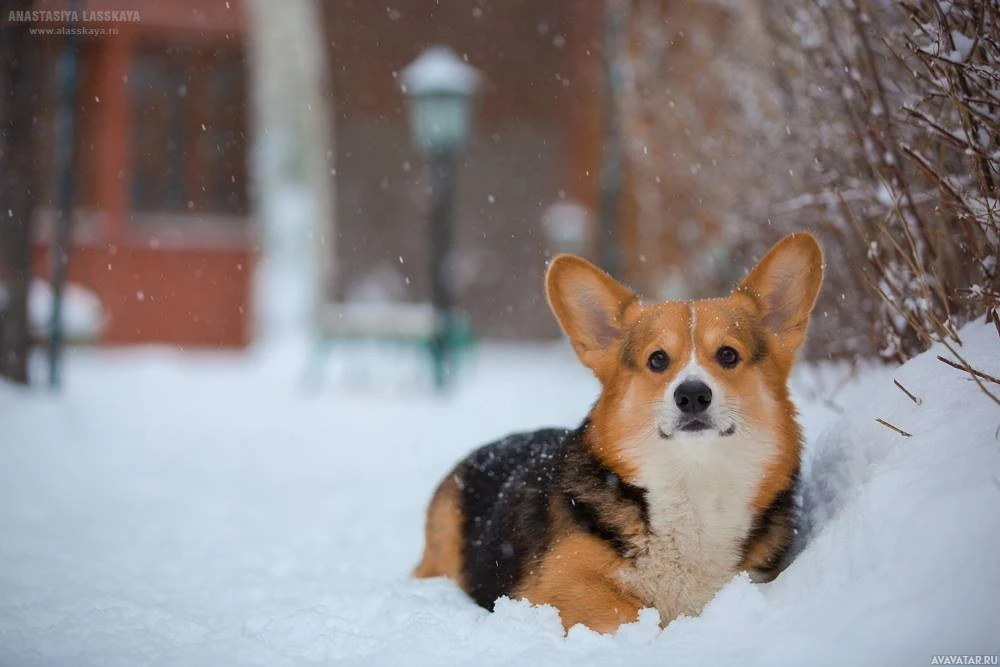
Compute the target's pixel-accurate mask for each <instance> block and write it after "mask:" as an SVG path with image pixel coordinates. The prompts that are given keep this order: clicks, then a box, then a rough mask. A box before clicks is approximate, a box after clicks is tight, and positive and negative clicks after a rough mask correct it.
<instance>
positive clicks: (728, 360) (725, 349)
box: [715, 345, 740, 368]
mask: <svg viewBox="0 0 1000 667" xmlns="http://www.w3.org/2000/svg"><path fill="white" fill-rule="evenodd" d="M715 358H716V359H717V360H718V362H719V363H720V364H721V365H722V366H723V367H724V368H732V367H733V366H735V365H736V364H738V363H740V353H739V352H737V351H736V350H734V349H733V348H731V347H729V346H728V345H723V346H722V347H720V348H719V351H718V352H716V353H715Z"/></svg>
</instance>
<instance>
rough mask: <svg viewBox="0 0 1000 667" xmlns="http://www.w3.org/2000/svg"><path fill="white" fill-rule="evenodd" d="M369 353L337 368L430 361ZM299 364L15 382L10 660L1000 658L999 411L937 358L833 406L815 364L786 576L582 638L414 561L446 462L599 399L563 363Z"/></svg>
mask: <svg viewBox="0 0 1000 667" xmlns="http://www.w3.org/2000/svg"><path fill="white" fill-rule="evenodd" d="M962 335H963V338H964V340H965V343H966V345H965V348H963V354H965V355H966V356H967V357H968V358H969V359H970V361H972V362H973V363H974V365H976V366H977V367H979V368H980V369H981V370H983V371H984V372H987V373H991V374H994V375H997V374H1000V354H997V352H998V347H1000V339H998V337H997V334H996V331H995V330H994V329H993V328H992V327H987V326H984V325H982V324H981V323H976V324H973V325H969V326H967V327H966V328H965V329H963V331H962ZM368 352H369V354H367V355H362V354H354V355H351V358H349V359H347V360H346V361H345V362H344V363H345V364H346V366H345V368H347V369H348V370H350V368H351V367H352V365H353V366H354V367H355V370H357V369H358V368H360V367H361V366H364V365H372V366H375V367H378V371H379V372H378V373H376V375H382V376H395V375H407V376H413V375H416V374H417V371H419V369H420V367H419V366H418V365H417V363H418V362H419V361H420V360H419V359H416V358H409V357H405V356H403V355H402V354H401V353H399V352H396V351H394V350H392V349H387V350H381V349H378V348H376V349H374V350H369V351H368ZM303 354H304V348H303V346H302V345H301V344H293V343H289V344H287V345H281V346H272V347H269V348H267V349H261V350H257V351H254V352H252V353H250V354H247V355H237V354H231V355H226V354H218V353H215V354H207V353H204V354H201V353H185V354H181V353H177V352H173V351H171V350H165V349H155V348H154V349H148V350H140V351H131V352H124V351H118V352H116V351H106V350H105V351H101V350H74V351H73V352H72V353H71V354H70V356H69V357H68V359H67V361H68V368H67V372H66V376H67V380H68V386H67V387H66V389H65V392H64V394H63V395H60V396H55V395H51V394H47V393H44V392H41V391H26V390H22V389H18V388H15V387H12V386H10V385H2V384H0V536H2V537H0V664H3V665H7V664H16V665H63V664H66V665H70V664H71V665H107V666H113V665H137V664H142V665H220V664H226V665H229V664H240V665H314V664H319V663H322V664H331V663H332V664H349V665H390V664H391V665H419V666H425V665H462V664H475V665H477V666H478V667H488V666H491V665H514V664H518V665H520V664H531V665H534V664H541V665H573V666H574V667H577V666H579V665H591V664H593V665H602V666H603V665H630V666H632V665H657V666H659V665H666V664H685V665H692V664H693V665H701V664H704V665H709V664H730V663H738V664H741V665H776V664H812V665H816V664H879V665H889V664H893V665H894V664H929V663H930V660H931V658H932V656H933V655H935V654H942V653H944V654H948V653H959V654H976V653H984V654H990V655H993V654H997V653H998V652H1000V637H998V635H997V633H996V632H995V628H996V626H997V621H998V620H1000V595H998V593H1000V565H998V563H1000V559H998V558H997V553H998V551H1000V512H997V511H996V509H997V507H998V504H1000V441H998V439H997V429H998V427H1000V410H998V409H997V408H996V405H995V404H993V403H992V402H990V401H989V400H988V399H987V398H986V397H985V396H984V395H982V394H981V393H980V391H979V389H978V388H977V387H976V386H975V384H974V383H973V382H971V381H970V380H969V379H968V377H967V376H966V375H964V374H963V373H961V372H959V371H956V370H953V369H951V368H949V367H947V366H945V365H944V364H942V363H940V362H939V361H937V360H936V359H935V357H934V355H936V354H944V351H943V350H941V349H935V350H932V351H931V352H930V353H929V354H925V355H922V356H920V357H918V358H916V359H914V360H912V361H911V362H909V363H908V364H906V365H905V366H903V367H901V368H898V369H876V370H869V371H866V372H864V373H863V375H862V377H861V378H860V379H859V380H857V381H854V382H851V383H849V384H848V385H847V386H846V387H844V388H843V389H841V390H840V391H839V393H837V394H836V395H833V396H832V397H831V395H830V394H831V392H830V388H831V387H836V386H838V384H839V375H838V373H840V372H841V371H839V370H838V369H837V368H834V367H822V368H814V369H808V368H803V369H802V371H801V372H800V373H799V374H798V376H797V377H796V382H795V383H794V388H795V389H796V392H795V393H796V395H797V396H798V397H799V402H800V405H801V408H802V418H803V423H804V426H805V428H806V432H807V437H808V440H809V443H810V444H809V448H808V451H807V460H806V466H805V468H804V471H803V473H804V480H805V482H806V489H807V492H806V494H805V498H804V501H805V507H806V518H807V522H806V529H805V530H804V531H803V538H804V547H803V549H802V551H801V553H800V554H799V555H798V557H797V559H796V560H795V562H793V563H792V565H791V566H790V567H789V569H788V570H786V571H785V572H784V573H783V574H782V575H781V576H780V577H779V578H778V579H777V580H776V581H775V582H774V583H772V584H768V585H754V584H752V583H750V582H749V580H747V579H746V578H745V577H737V578H735V579H734V580H733V581H732V582H731V583H730V584H729V585H727V586H726V587H725V588H724V589H723V590H722V591H721V592H720V593H719V594H718V596H717V597H716V598H715V599H714V600H713V601H712V602H711V603H710V604H709V605H708V607H707V608H706V609H705V611H704V613H703V614H702V615H701V616H700V617H699V618H694V619H693V618H681V619H678V620H676V621H675V622H673V623H672V624H670V626H669V627H668V628H667V629H666V630H663V631H661V630H660V629H659V627H658V624H657V617H656V613H655V612H654V611H652V610H649V611H646V612H644V613H643V615H642V616H641V618H640V620H639V622H637V623H636V624H633V625H630V626H626V627H624V628H622V629H621V630H620V631H619V633H618V634H617V635H616V636H605V635H597V634H595V633H593V632H590V631H589V630H586V629H584V628H582V627H576V628H574V629H573V630H571V631H570V633H569V636H568V637H563V635H562V631H561V626H560V623H559V620H558V617H557V614H556V612H555V610H553V609H551V608H534V607H531V606H530V605H528V604H527V603H525V602H519V601H506V600H504V601H501V602H500V603H498V605H497V611H496V612H495V613H494V614H490V613H488V612H486V611H484V610H482V609H480V608H478V607H476V606H475V605H474V604H473V603H472V602H471V601H469V600H468V599H467V598H466V597H465V596H464V595H463V594H462V593H461V592H460V591H459V590H458V589H457V588H456V587H455V586H454V585H452V584H451V583H449V582H447V581H444V580H431V581H414V580H411V579H410V578H409V577H408V572H409V570H410V568H412V567H413V565H414V564H415V563H416V561H417V558H418V556H419V552H420V549H421V546H422V527H423V513H424V508H425V504H426V502H427V500H428V498H429V495H430V493H431V491H432V489H433V488H434V486H435V485H436V484H437V482H438V480H439V479H440V477H441V475H442V474H443V473H444V472H445V471H446V470H447V469H448V468H449V467H450V466H451V465H452V464H453V463H454V461H455V460H456V459H458V458H459V457H461V456H462V455H464V454H465V453H466V452H468V451H469V449H471V448H472V447H473V446H476V445H478V444H480V443H482V442H485V441H487V440H489V439H492V438H494V437H496V436H498V435H501V434H504V433H507V432H509V431H511V430H515V429H527V428H535V427H540V426H544V425H553V424H571V423H574V422H576V421H578V420H579V419H580V417H581V416H582V415H583V413H584V411H585V410H586V408H587V406H588V405H589V404H590V401H592V399H593V397H594V395H595V392H596V384H595V382H594V381H593V380H592V379H591V378H590V377H589V375H587V373H586V372H585V371H584V370H583V369H582V368H580V367H579V365H578V364H577V363H576V361H575V359H574V358H573V356H572V353H571V352H570V351H569V349H568V348H567V347H566V346H564V345H562V344H560V345H552V346H550V345H542V346H528V345H521V346H499V345H486V346H483V347H482V348H481V349H480V350H478V351H477V353H476V355H475V357H474V358H472V359H471V360H470V361H469V363H468V365H467V367H466V369H465V371H464V373H463V375H464V377H463V378H462V382H461V383H460V389H459V391H457V392H456V393H455V394H454V395H452V396H449V397H437V396H434V395H430V394H427V393H425V392H424V391H423V387H422V386H421V385H420V384H419V383H418V384H412V383H411V384H410V385H406V384H403V385H398V384H397V385H396V386H393V387H386V386H380V385H378V384H375V385H372V384H370V383H369V384H368V385H366V386H364V387H359V386H357V385H356V384H354V383H353V381H352V380H351V377H352V376H351V375H350V373H347V374H342V377H340V379H339V381H338V382H337V383H332V384H331V386H330V388H329V389H328V390H327V391H324V392H321V393H316V394H308V393H305V392H304V390H303V389H302V388H301V386H300V382H299V380H300V375H301V371H302V363H303ZM893 378H895V379H897V380H899V381H900V382H901V383H902V384H903V385H904V386H905V387H906V388H907V389H908V390H909V391H911V392H912V393H914V394H916V395H917V396H919V397H920V398H921V399H922V403H921V404H920V405H916V404H915V403H913V402H912V401H911V400H910V399H909V398H907V397H906V395H905V394H903V392H901V391H900V390H898V389H897V388H896V387H895V386H893V384H892V380H893ZM828 398H830V399H831V400H825V399H828ZM838 413H839V414H838ZM876 417H880V418H882V419H884V420H886V421H888V422H890V423H892V424H894V425H896V426H898V427H900V428H902V429H904V430H905V431H907V432H909V433H911V434H912V437H909V438H904V437H902V436H901V435H899V434H898V433H896V432H894V431H892V430H890V429H889V428H886V427H884V426H882V425H880V424H877V423H876V422H875V421H874V419H875V418H876Z"/></svg>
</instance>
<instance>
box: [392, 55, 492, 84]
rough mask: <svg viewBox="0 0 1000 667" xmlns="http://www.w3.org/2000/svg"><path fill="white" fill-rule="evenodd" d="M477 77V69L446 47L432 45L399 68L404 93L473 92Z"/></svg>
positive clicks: (477, 81) (477, 80) (477, 82)
mask: <svg viewBox="0 0 1000 667" xmlns="http://www.w3.org/2000/svg"><path fill="white" fill-rule="evenodd" d="M479 78H480V76H479V70H477V69H476V68H475V67H472V66H470V65H467V64H466V63H465V62H464V61H463V60H462V59H461V58H459V57H458V56H456V55H455V52H454V51H452V50H451V49H449V48H448V47H447V46H432V47H431V48H429V49H427V50H426V51H424V52H423V53H421V54H420V55H419V56H417V59H416V60H414V61H413V62H412V63H410V64H409V65H407V66H406V67H405V68H404V69H403V71H402V79H403V92H404V93H406V94H407V95H424V94H434V93H438V94H440V93H444V94H452V95H472V94H473V93H475V92H476V88H478V87H479Z"/></svg>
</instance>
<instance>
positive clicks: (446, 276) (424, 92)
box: [402, 46, 480, 388]
mask: <svg viewBox="0 0 1000 667" xmlns="http://www.w3.org/2000/svg"><path fill="white" fill-rule="evenodd" d="M479 79H480V75H479V72H478V70H476V69H475V68H474V67H470V66H469V65H467V64H466V63H464V62H463V61H462V60H461V59H460V58H458V56H456V55H455V53H454V52H453V51H452V50H451V49H449V48H447V47H443V46H435V47H431V48H430V49H427V50H426V51H424V52H423V53H422V54H420V56H418V57H417V59H416V60H414V61H413V62H412V63H410V64H409V65H407V67H406V68H405V69H404V70H403V71H402V90H403V93H404V94H405V95H406V100H407V110H408V112H409V118H410V131H411V132H412V134H413V139H414V142H415V143H416V145H417V148H419V149H420V151H421V152H422V153H423V154H424V155H425V156H426V157H427V159H428V161H429V163H430V168H431V207H430V222H431V271H432V275H431V304H432V305H433V306H434V310H435V313H436V315H437V318H436V325H435V333H434V339H433V340H432V341H431V352H432V355H433V360H434V381H435V384H436V385H437V387H438V388H443V387H444V386H445V383H446V380H447V373H446V365H447V364H448V362H449V359H448V358H449V354H450V349H449V348H450V345H451V339H452V337H453V333H454V331H455V327H456V324H457V323H456V321H455V316H454V313H453V312H452V310H453V295H452V290H451V287H452V286H451V276H450V273H451V272H450V270H449V264H450V262H449V261H448V254H449V249H450V246H451V227H452V195H453V192H454V174H455V156H456V155H457V154H458V151H459V149H461V147H462V146H463V145H464V144H465V141H466V139H467V138H468V135H469V127H470V125H471V118H472V102H473V97H474V96H475V93H476V90H477V89H478V87H479Z"/></svg>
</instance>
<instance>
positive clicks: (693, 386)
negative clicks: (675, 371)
mask: <svg viewBox="0 0 1000 667" xmlns="http://www.w3.org/2000/svg"><path fill="white" fill-rule="evenodd" d="M674 403H676V404H677V407H679V408H680V409H681V412H684V413H686V414H696V413H698V412H704V411H705V410H707V409H708V406H710V405H711V404H712V390H711V389H709V388H708V385H707V384H705V383H704V382H702V381H701V380H685V381H684V382H682V383H681V384H680V386H679V387H677V389H675V390H674Z"/></svg>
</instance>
